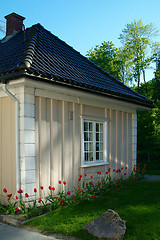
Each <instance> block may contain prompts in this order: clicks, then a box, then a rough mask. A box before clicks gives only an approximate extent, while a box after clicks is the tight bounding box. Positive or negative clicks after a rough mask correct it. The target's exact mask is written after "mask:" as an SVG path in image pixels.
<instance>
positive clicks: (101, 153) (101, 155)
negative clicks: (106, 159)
mask: <svg viewBox="0 0 160 240" xmlns="http://www.w3.org/2000/svg"><path fill="white" fill-rule="evenodd" d="M100 160H103V152H100Z"/></svg>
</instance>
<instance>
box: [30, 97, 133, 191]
mask: <svg viewBox="0 0 160 240" xmlns="http://www.w3.org/2000/svg"><path fill="white" fill-rule="evenodd" d="M35 112H36V116H35V121H36V123H35V124H36V169H37V187H39V186H41V185H43V186H44V187H45V188H48V186H49V185H51V186H54V187H55V188H56V193H58V192H59V191H60V190H62V189H64V190H66V191H67V190H72V189H73V188H74V187H77V186H78V181H77V179H78V176H79V174H84V173H87V177H86V181H87V180H89V179H90V176H91V175H93V177H94V178H96V175H97V174H96V173H97V171H101V172H103V174H104V173H105V171H106V170H107V169H108V168H109V167H111V169H112V170H113V169H114V168H115V169H118V168H121V167H126V166H129V169H128V170H127V171H129V172H131V168H132V161H133V159H132V155H133V154H132V148H133V143H132V139H133V137H132V136H133V130H132V129H133V126H132V125H133V116H132V114H130V113H126V112H121V111H117V110H111V109H105V108H97V107H91V106H87V105H82V104H76V103H69V102H64V101H60V100H53V99H49V98H48V99H47V98H42V97H36V102H35ZM80 115H87V116H90V117H93V120H94V117H101V118H106V117H107V118H108V119H109V121H108V136H107V140H106V141H107V142H108V149H107V152H108V154H107V155H108V164H107V165H106V166H105V165H104V166H96V167H87V168H84V167H81V158H82V156H81V119H80ZM59 180H61V181H63V180H65V181H66V182H67V185H66V186H65V187H64V185H63V184H61V185H60V184H58V181H59ZM47 191H49V190H47Z"/></svg>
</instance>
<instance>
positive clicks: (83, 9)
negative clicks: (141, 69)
mask: <svg viewBox="0 0 160 240" xmlns="http://www.w3.org/2000/svg"><path fill="white" fill-rule="evenodd" d="M0 6H1V9H0V20H3V21H5V19H4V16H6V15H8V14H10V13H12V12H15V13H17V14H20V15H22V16H24V17H25V18H26V20H25V21H24V24H25V27H26V28H27V27H30V26H32V25H33V24H36V23H40V24H41V25H42V26H43V27H45V28H46V29H47V30H49V31H51V32H52V33H53V34H55V35H56V36H58V37H59V38H60V39H62V40H64V41H65V42H66V43H68V44H69V45H70V46H72V47H73V48H74V49H76V50H77V51H79V52H80V53H81V54H83V55H86V52H87V51H88V50H89V49H91V48H92V47H95V45H100V44H101V43H102V42H103V41H112V42H113V43H114V44H115V46H116V47H119V46H120V42H119V40H118V37H119V34H120V33H121V31H122V29H123V28H124V27H125V25H126V24H127V23H130V22H131V21H133V20H134V19H135V20H139V19H142V21H143V23H144V24H149V23H151V22H152V23H154V24H155V26H156V27H157V28H158V29H159V30H160V1H159V0H152V1H150V0H134V1H130V0H128V1H127V0H110V1H109V0H46V1H44V0H43V1H42V0H38V1H37V0H27V1H26V2H25V1H20V0H6V1H1V3H0ZM155 40H157V41H159V42H160V36H158V37H157V38H156V39H155ZM151 76H152V74H151V71H148V76H147V79H149V78H150V77H151Z"/></svg>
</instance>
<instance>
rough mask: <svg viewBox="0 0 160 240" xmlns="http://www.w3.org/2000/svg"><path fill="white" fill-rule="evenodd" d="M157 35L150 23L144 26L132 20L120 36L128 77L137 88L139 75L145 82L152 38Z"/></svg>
mask: <svg viewBox="0 0 160 240" xmlns="http://www.w3.org/2000/svg"><path fill="white" fill-rule="evenodd" d="M157 33H158V31H157V30H156V28H155V27H154V26H153V24H152V23H150V24H148V25H144V24H143V22H142V20H137V21H136V20H134V21H133V22H131V23H129V24H127V25H126V27H125V28H124V29H123V30H122V33H121V34H120V37H119V39H120V41H121V43H122V46H123V51H124V52H125V54H126V63H127V62H129V63H130V76H131V77H132V78H133V79H134V80H135V81H136V82H137V86H138V87H139V85H140V76H141V74H142V75H143V80H144V82H145V70H146V69H147V68H148V67H149V66H150V64H151V62H152V55H151V46H152V44H153V41H152V38H153V37H154V36H156V35H157ZM127 58H128V59H127Z"/></svg>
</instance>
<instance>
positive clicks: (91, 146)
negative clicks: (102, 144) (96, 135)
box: [89, 143, 93, 151]
mask: <svg viewBox="0 0 160 240" xmlns="http://www.w3.org/2000/svg"><path fill="white" fill-rule="evenodd" d="M89 151H93V143H89Z"/></svg>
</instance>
